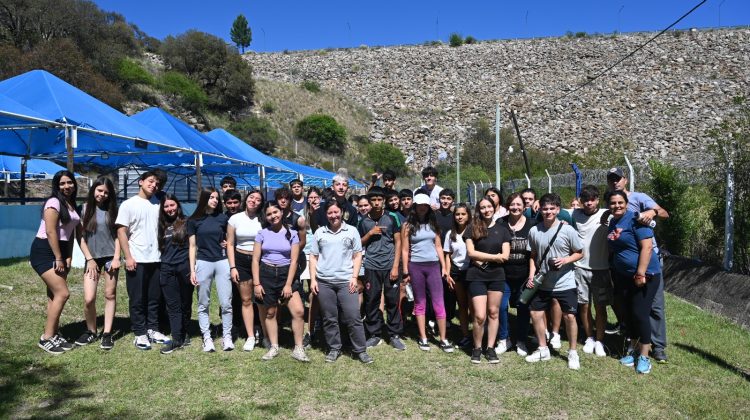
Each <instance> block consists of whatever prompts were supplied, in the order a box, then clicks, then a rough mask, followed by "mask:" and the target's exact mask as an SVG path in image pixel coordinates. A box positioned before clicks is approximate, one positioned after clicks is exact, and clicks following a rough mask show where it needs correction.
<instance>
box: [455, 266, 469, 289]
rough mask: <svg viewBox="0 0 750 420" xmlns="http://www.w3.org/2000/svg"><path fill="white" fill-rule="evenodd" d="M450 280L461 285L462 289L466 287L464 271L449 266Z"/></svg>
mask: <svg viewBox="0 0 750 420" xmlns="http://www.w3.org/2000/svg"><path fill="white" fill-rule="evenodd" d="M451 278H452V279H453V281H455V282H456V283H461V284H462V285H463V286H464V287H465V286H466V270H463V271H461V270H459V269H458V268H457V267H456V266H453V265H452V266H451Z"/></svg>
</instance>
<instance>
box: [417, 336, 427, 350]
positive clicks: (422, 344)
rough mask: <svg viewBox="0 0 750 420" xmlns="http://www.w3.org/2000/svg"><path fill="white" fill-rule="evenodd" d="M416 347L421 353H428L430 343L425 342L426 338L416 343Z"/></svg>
mask: <svg viewBox="0 0 750 420" xmlns="http://www.w3.org/2000/svg"><path fill="white" fill-rule="evenodd" d="M417 346H418V347H419V349H420V350H422V351H430V342H429V341H427V339H426V338H425V339H424V340H423V339H421V338H420V339H419V341H417Z"/></svg>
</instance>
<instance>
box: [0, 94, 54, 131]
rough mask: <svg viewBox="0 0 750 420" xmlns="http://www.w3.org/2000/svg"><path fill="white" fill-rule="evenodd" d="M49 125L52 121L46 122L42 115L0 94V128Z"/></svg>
mask: <svg viewBox="0 0 750 420" xmlns="http://www.w3.org/2000/svg"><path fill="white" fill-rule="evenodd" d="M50 124H53V121H48V120H47V119H46V118H44V116H43V115H42V114H39V113H38V112H36V111H34V110H32V109H31V108H27V107H25V106H23V105H21V104H19V103H18V102H16V101H14V100H13V99H11V98H9V97H7V96H5V95H2V94H0V128H6V127H30V128H31V127H46V126H50Z"/></svg>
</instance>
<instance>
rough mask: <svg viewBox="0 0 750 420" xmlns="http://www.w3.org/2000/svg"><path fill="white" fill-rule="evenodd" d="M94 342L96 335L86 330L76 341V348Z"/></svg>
mask: <svg viewBox="0 0 750 420" xmlns="http://www.w3.org/2000/svg"><path fill="white" fill-rule="evenodd" d="M94 340H96V333H95V332H94V331H91V330H86V331H85V332H84V333H83V334H81V336H80V337H78V339H77V340H76V342H75V343H76V346H81V347H83V346H86V345H89V344H91V343H93V342H94Z"/></svg>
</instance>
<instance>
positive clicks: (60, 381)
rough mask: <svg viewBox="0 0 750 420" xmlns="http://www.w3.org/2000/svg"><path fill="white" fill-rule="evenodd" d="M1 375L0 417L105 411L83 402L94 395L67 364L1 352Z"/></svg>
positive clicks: (69, 414) (51, 416)
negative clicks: (66, 367) (83, 387)
mask: <svg viewBox="0 0 750 420" xmlns="http://www.w3.org/2000/svg"><path fill="white" fill-rule="evenodd" d="M40 351H41V350H40ZM49 357H54V356H49ZM58 357H65V355H61V356H58ZM0 378H4V379H3V380H0V418H8V417H11V418H12V417H24V418H39V417H44V418H65V417H68V416H75V417H97V416H98V415H99V414H100V412H101V409H100V408H98V407H96V406H94V405H87V404H82V403H84V402H87V401H89V400H90V399H91V398H92V397H93V396H94V395H93V394H92V393H89V392H84V391H83V390H82V389H81V388H82V384H81V383H80V382H78V380H77V379H75V378H73V377H72V375H70V374H69V373H68V372H67V370H66V369H65V368H64V367H60V366H45V363H44V362H39V361H36V360H34V359H32V358H30V357H13V356H9V355H8V354H1V353H0ZM40 395H41V397H39V396H40ZM120 414H124V415H125V416H127V413H120Z"/></svg>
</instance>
